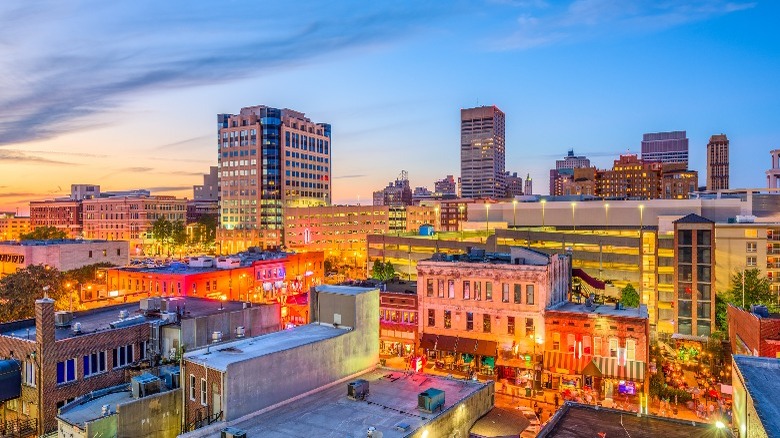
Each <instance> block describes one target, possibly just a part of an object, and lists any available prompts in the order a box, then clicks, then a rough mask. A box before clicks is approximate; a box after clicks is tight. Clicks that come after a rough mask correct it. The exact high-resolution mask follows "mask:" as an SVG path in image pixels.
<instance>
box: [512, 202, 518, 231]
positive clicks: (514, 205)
mask: <svg viewBox="0 0 780 438" xmlns="http://www.w3.org/2000/svg"><path fill="white" fill-rule="evenodd" d="M512 226H513V227H516V226H517V199H513V200H512Z"/></svg>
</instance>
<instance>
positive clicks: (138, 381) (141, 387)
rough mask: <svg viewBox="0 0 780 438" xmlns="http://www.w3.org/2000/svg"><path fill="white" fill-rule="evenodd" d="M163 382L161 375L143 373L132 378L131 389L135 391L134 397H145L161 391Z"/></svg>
mask: <svg viewBox="0 0 780 438" xmlns="http://www.w3.org/2000/svg"><path fill="white" fill-rule="evenodd" d="M161 383H162V381H161V380H160V378H159V377H157V376H153V375H151V374H149V373H143V374H141V375H140V376H135V377H133V378H132V379H130V390H131V391H132V393H133V398H143V397H146V396H148V395H152V394H157V393H158V392H160V385H161Z"/></svg>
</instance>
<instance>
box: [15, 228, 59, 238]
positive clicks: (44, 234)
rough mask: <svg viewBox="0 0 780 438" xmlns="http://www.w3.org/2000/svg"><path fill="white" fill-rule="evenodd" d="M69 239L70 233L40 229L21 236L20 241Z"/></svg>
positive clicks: (52, 229) (54, 229)
mask: <svg viewBox="0 0 780 438" xmlns="http://www.w3.org/2000/svg"><path fill="white" fill-rule="evenodd" d="M67 237H68V233H66V232H65V231H62V230H59V229H57V228H55V227H38V228H36V229H34V230H32V231H30V232H29V233H26V234H22V235H21V236H19V240H62V239H66V238H67Z"/></svg>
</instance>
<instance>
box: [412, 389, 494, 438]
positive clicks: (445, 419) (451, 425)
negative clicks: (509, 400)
mask: <svg viewBox="0 0 780 438" xmlns="http://www.w3.org/2000/svg"><path fill="white" fill-rule="evenodd" d="M494 401H495V384H494V382H493V381H488V382H487V383H486V384H485V386H484V387H483V388H482V389H480V390H479V391H477V392H475V393H474V394H472V395H471V396H470V397H469V398H467V399H466V400H463V401H461V402H460V403H458V404H455V405H453V406H451V407H449V408H448V409H446V410H444V411H443V412H441V413H440V414H439V415H438V416H436V417H434V418H433V419H432V420H431V421H429V422H428V423H427V424H426V425H424V426H423V427H421V428H419V429H417V430H416V431H414V432H412V433H410V434H408V435H406V438H430V437H467V436H469V430H471V426H473V425H474V423H476V421H477V420H479V419H480V417H482V416H483V415H485V414H487V413H488V411H490V410H491V409H493V405H494Z"/></svg>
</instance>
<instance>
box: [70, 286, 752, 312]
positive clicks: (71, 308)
mask: <svg viewBox="0 0 780 438" xmlns="http://www.w3.org/2000/svg"><path fill="white" fill-rule="evenodd" d="M70 286H71V284H70V282H67V283H65V289H67V290H68V303H69V309H70V311H71V312H73V291H71V290H70ZM742 290H743V293H742V296H743V297H744V296H745V294H744V290H745V288H744V287H743V288H742ZM742 301H745V300H744V299H743V300H742ZM742 307H745V306H744V305H743V306H742Z"/></svg>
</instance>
